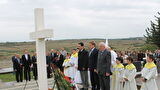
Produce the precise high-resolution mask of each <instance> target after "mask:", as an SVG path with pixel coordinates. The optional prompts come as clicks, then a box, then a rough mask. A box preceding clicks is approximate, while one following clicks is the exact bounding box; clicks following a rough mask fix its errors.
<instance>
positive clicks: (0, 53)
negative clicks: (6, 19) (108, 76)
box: [0, 38, 145, 68]
mask: <svg viewBox="0 0 160 90" xmlns="http://www.w3.org/2000/svg"><path fill="white" fill-rule="evenodd" d="M92 40H94V41H95V42H96V43H99V42H102V41H105V40H104V39H82V40H54V41H47V42H46V48H47V50H50V49H52V48H53V49H60V48H61V47H64V48H65V49H66V50H67V51H69V52H70V50H71V49H73V48H76V46H77V43H78V42H84V43H85V44H86V46H87V44H88V42H89V41H92ZM144 44H145V41H144V40H143V39H139V38H138V39H112V40H109V45H110V46H111V47H112V48H114V49H115V50H123V51H125V50H138V49H140V48H141V47H142V46H143V45H144ZM86 48H87V49H88V47H86ZM24 49H28V50H29V51H30V54H31V55H32V54H33V51H35V42H7V43H0V68H6V67H12V62H11V57H12V56H13V55H14V53H19V54H23V51H24Z"/></svg>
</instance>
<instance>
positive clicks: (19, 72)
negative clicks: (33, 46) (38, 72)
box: [13, 54, 23, 82]
mask: <svg viewBox="0 0 160 90" xmlns="http://www.w3.org/2000/svg"><path fill="white" fill-rule="evenodd" d="M13 64H14V71H15V73H16V81H17V82H19V81H20V82H23V66H22V60H21V59H20V55H19V54H16V55H15V57H14V61H13Z"/></svg>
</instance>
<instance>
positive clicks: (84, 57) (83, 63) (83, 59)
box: [78, 42, 89, 90]
mask: <svg viewBox="0 0 160 90" xmlns="http://www.w3.org/2000/svg"><path fill="white" fill-rule="evenodd" d="M78 49H79V52H78V70H79V71H80V75H81V79H82V85H83V88H82V90H88V86H89V84H88V55H89V53H88V51H86V50H85V49H84V44H83V43H82V42H81V43H78Z"/></svg>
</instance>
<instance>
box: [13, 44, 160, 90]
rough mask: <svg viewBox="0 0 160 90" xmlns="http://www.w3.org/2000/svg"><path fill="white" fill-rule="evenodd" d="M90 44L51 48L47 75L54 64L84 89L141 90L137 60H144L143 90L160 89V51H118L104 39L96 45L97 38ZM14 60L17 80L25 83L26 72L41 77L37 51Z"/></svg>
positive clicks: (50, 74) (142, 73) (50, 75)
mask: <svg viewBox="0 0 160 90" xmlns="http://www.w3.org/2000/svg"><path fill="white" fill-rule="evenodd" d="M88 47H89V49H88V50H87V49H85V45H84V43H83V42H80V43H78V44H77V48H75V49H72V50H71V51H70V53H68V52H67V51H66V50H65V49H64V48H61V50H54V49H51V50H50V51H47V53H46V69H47V77H48V78H51V77H52V68H51V65H52V64H53V65H55V66H56V67H58V68H59V69H60V70H61V71H62V72H64V75H66V76H68V77H70V78H71V80H72V81H73V82H74V83H76V84H81V85H82V86H83V87H82V88H81V89H80V90H88V88H89V87H90V86H91V88H92V90H137V86H136V81H135V76H136V74H137V70H136V67H135V65H134V64H133V62H135V61H144V62H145V63H144V67H143V69H142V71H141V80H142V82H143V84H142V87H141V90H158V87H157V84H156V82H155V78H156V76H157V75H158V74H157V68H158V69H159V66H158V65H159V64H157V65H156V63H159V62H160V50H156V51H155V52H151V51H146V52H136V51H132V52H131V51H125V52H123V51H114V50H112V49H111V48H110V47H109V46H107V45H106V44H105V43H104V42H100V43H99V44H98V46H96V43H95V42H94V41H90V42H89V43H88ZM96 47H98V48H96ZM12 61H13V68H14V71H15V72H16V80H17V82H23V74H24V79H25V80H26V81H30V80H31V74H30V73H31V71H33V76H34V79H35V80H37V79H38V78H37V76H38V73H37V59H36V52H34V54H33V56H32V57H31V56H30V54H29V52H28V51H27V50H25V51H24V55H22V57H20V55H19V54H15V56H13V57H12ZM124 64H126V65H124ZM90 84H91V85H90Z"/></svg>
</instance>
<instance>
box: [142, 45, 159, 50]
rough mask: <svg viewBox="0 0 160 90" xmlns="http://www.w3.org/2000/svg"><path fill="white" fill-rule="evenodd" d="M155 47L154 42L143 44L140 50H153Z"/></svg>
mask: <svg viewBox="0 0 160 90" xmlns="http://www.w3.org/2000/svg"><path fill="white" fill-rule="evenodd" d="M156 49H158V46H157V45H154V44H145V45H144V46H142V47H141V48H140V50H141V51H146V50H149V51H155V50H156Z"/></svg>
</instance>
